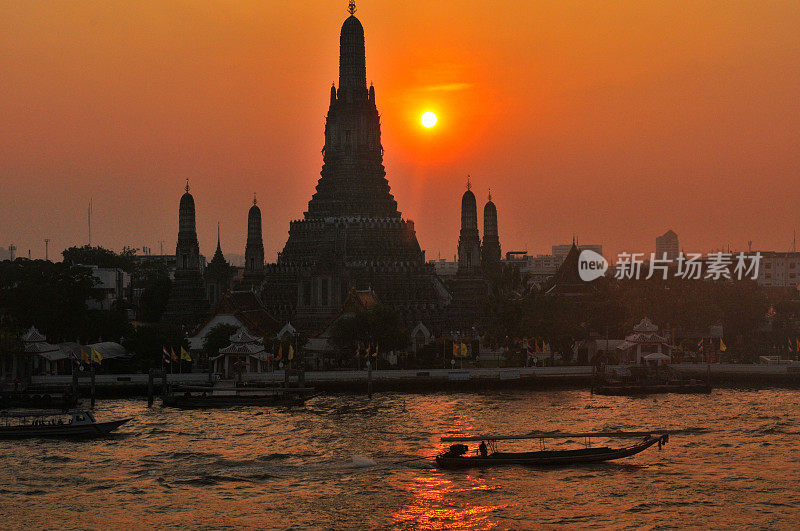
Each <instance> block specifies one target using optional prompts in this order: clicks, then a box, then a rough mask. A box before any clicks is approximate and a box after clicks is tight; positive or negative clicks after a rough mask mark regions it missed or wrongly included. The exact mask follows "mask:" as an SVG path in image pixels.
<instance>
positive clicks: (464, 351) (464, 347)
mask: <svg viewBox="0 0 800 531" xmlns="http://www.w3.org/2000/svg"><path fill="white" fill-rule="evenodd" d="M461 357H463V358H466V357H467V345H466V344H464V343H461Z"/></svg>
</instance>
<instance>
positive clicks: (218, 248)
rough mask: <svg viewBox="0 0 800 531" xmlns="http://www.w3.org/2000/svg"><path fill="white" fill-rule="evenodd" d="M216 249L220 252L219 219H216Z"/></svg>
mask: <svg viewBox="0 0 800 531" xmlns="http://www.w3.org/2000/svg"><path fill="white" fill-rule="evenodd" d="M217 251H218V252H222V246H221V245H220V239H219V221H217Z"/></svg>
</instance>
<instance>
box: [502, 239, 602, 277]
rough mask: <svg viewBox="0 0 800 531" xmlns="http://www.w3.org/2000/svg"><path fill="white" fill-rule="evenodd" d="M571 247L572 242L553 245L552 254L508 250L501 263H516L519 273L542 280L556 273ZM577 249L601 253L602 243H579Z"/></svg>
mask: <svg viewBox="0 0 800 531" xmlns="http://www.w3.org/2000/svg"><path fill="white" fill-rule="evenodd" d="M571 248H572V244H568V245H554V246H553V247H552V254H537V255H536V256H529V255H528V253H527V251H513V252H508V253H506V258H505V260H503V263H504V264H516V265H517V266H518V267H519V271H520V273H522V274H523V275H527V276H528V277H529V278H530V280H531V281H533V282H544V281H545V280H547V279H548V278H550V277H551V276H553V275H555V274H556V271H558V268H559V267H561V264H563V263H564V259H565V258H566V257H567V253H569V250H570V249H571ZM578 249H580V250H581V251H583V250H586V249H589V250H592V251H594V252H596V253H598V254H601V255H602V254H603V246H602V245H579V246H578Z"/></svg>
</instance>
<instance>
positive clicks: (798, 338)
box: [794, 337, 800, 352]
mask: <svg viewBox="0 0 800 531" xmlns="http://www.w3.org/2000/svg"><path fill="white" fill-rule="evenodd" d="M794 340H795V341H796V342H797V350H795V352H800V337H796V338H794Z"/></svg>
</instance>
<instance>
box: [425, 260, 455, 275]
mask: <svg viewBox="0 0 800 531" xmlns="http://www.w3.org/2000/svg"><path fill="white" fill-rule="evenodd" d="M428 263H429V264H433V270H434V271H435V272H436V274H437V275H439V276H440V277H442V278H445V277H454V276H456V273H458V262H457V261H455V260H453V261H452V262H449V261H447V260H445V259H444V258H439V259H438V260H429V261H428Z"/></svg>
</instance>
